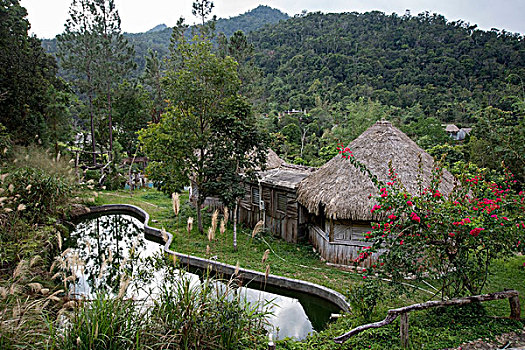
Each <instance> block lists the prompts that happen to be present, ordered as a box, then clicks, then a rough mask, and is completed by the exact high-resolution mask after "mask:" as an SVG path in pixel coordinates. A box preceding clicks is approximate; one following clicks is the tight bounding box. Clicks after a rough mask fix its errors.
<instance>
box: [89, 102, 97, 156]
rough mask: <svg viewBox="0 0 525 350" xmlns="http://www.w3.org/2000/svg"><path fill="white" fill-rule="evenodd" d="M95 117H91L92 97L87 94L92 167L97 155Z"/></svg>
mask: <svg viewBox="0 0 525 350" xmlns="http://www.w3.org/2000/svg"><path fill="white" fill-rule="evenodd" d="M94 118H95V116H94V115H93V96H92V95H91V92H89V119H90V121H91V151H92V152H93V165H97V154H96V151H97V149H96V145H95V121H94Z"/></svg>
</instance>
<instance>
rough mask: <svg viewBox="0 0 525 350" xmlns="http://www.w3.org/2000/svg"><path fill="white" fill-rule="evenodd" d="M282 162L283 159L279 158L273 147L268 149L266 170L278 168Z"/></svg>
mask: <svg viewBox="0 0 525 350" xmlns="http://www.w3.org/2000/svg"><path fill="white" fill-rule="evenodd" d="M283 164H284V160H282V159H281V158H279V156H278V155H277V153H275V152H274V150H273V149H271V148H269V149H268V155H267V156H266V170H270V169H275V168H279V167H280V166H281V165H283Z"/></svg>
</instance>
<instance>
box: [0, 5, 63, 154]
mask: <svg viewBox="0 0 525 350" xmlns="http://www.w3.org/2000/svg"><path fill="white" fill-rule="evenodd" d="M26 16H27V11H26V10H25V8H24V7H22V6H21V5H20V3H19V1H18V0H0V124H3V125H4V126H5V127H6V129H7V130H8V132H10V133H11V134H12V136H13V141H15V142H17V143H24V144H25V143H28V142H31V141H32V140H35V135H37V134H38V135H39V136H41V135H42V134H43V133H45V130H46V127H47V121H46V107H47V105H48V104H49V98H50V95H49V94H48V92H49V91H50V87H51V86H52V85H53V84H56V82H57V80H56V72H57V67H56V62H55V60H54V58H53V57H52V56H50V55H48V54H46V53H45V52H44V50H43V48H42V44H41V41H40V40H39V39H37V38H36V37H30V36H29V35H28V30H29V28H30V24H29V22H28V21H27V19H26V18H25V17H26Z"/></svg>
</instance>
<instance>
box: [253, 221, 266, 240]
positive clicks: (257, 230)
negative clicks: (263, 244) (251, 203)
mask: <svg viewBox="0 0 525 350" xmlns="http://www.w3.org/2000/svg"><path fill="white" fill-rule="evenodd" d="M263 228H264V223H263V221H262V220H260V221H259V222H257V224H255V227H254V228H253V231H252V238H254V237H255V236H256V235H257V234H258V233H260V232H261V231H262V230H263Z"/></svg>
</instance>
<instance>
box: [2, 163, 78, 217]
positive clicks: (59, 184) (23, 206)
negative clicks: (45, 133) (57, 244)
mask: <svg viewBox="0 0 525 350" xmlns="http://www.w3.org/2000/svg"><path fill="white" fill-rule="evenodd" d="M5 185H6V187H7V188H8V192H9V196H10V197H9V198H10V201H9V203H10V204H11V205H12V207H13V210H14V211H19V212H20V215H21V216H23V217H25V218H27V219H28V220H30V221H31V222H42V221H43V220H44V219H45V218H47V217H48V216H52V215H54V214H56V213H57V212H58V211H60V209H61V208H62V206H63V205H64V204H65V203H67V201H68V198H69V197H70V195H71V192H72V190H73V186H72V184H71V183H70V182H69V181H68V180H67V179H64V178H63V177H61V176H59V175H58V174H50V173H46V172H45V171H43V170H41V169H35V168H30V167H23V168H18V169H16V170H14V171H13V172H12V173H10V174H9V176H7V178H6V180H5ZM10 188H11V189H12V190H11V191H10V190H9V189H10Z"/></svg>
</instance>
